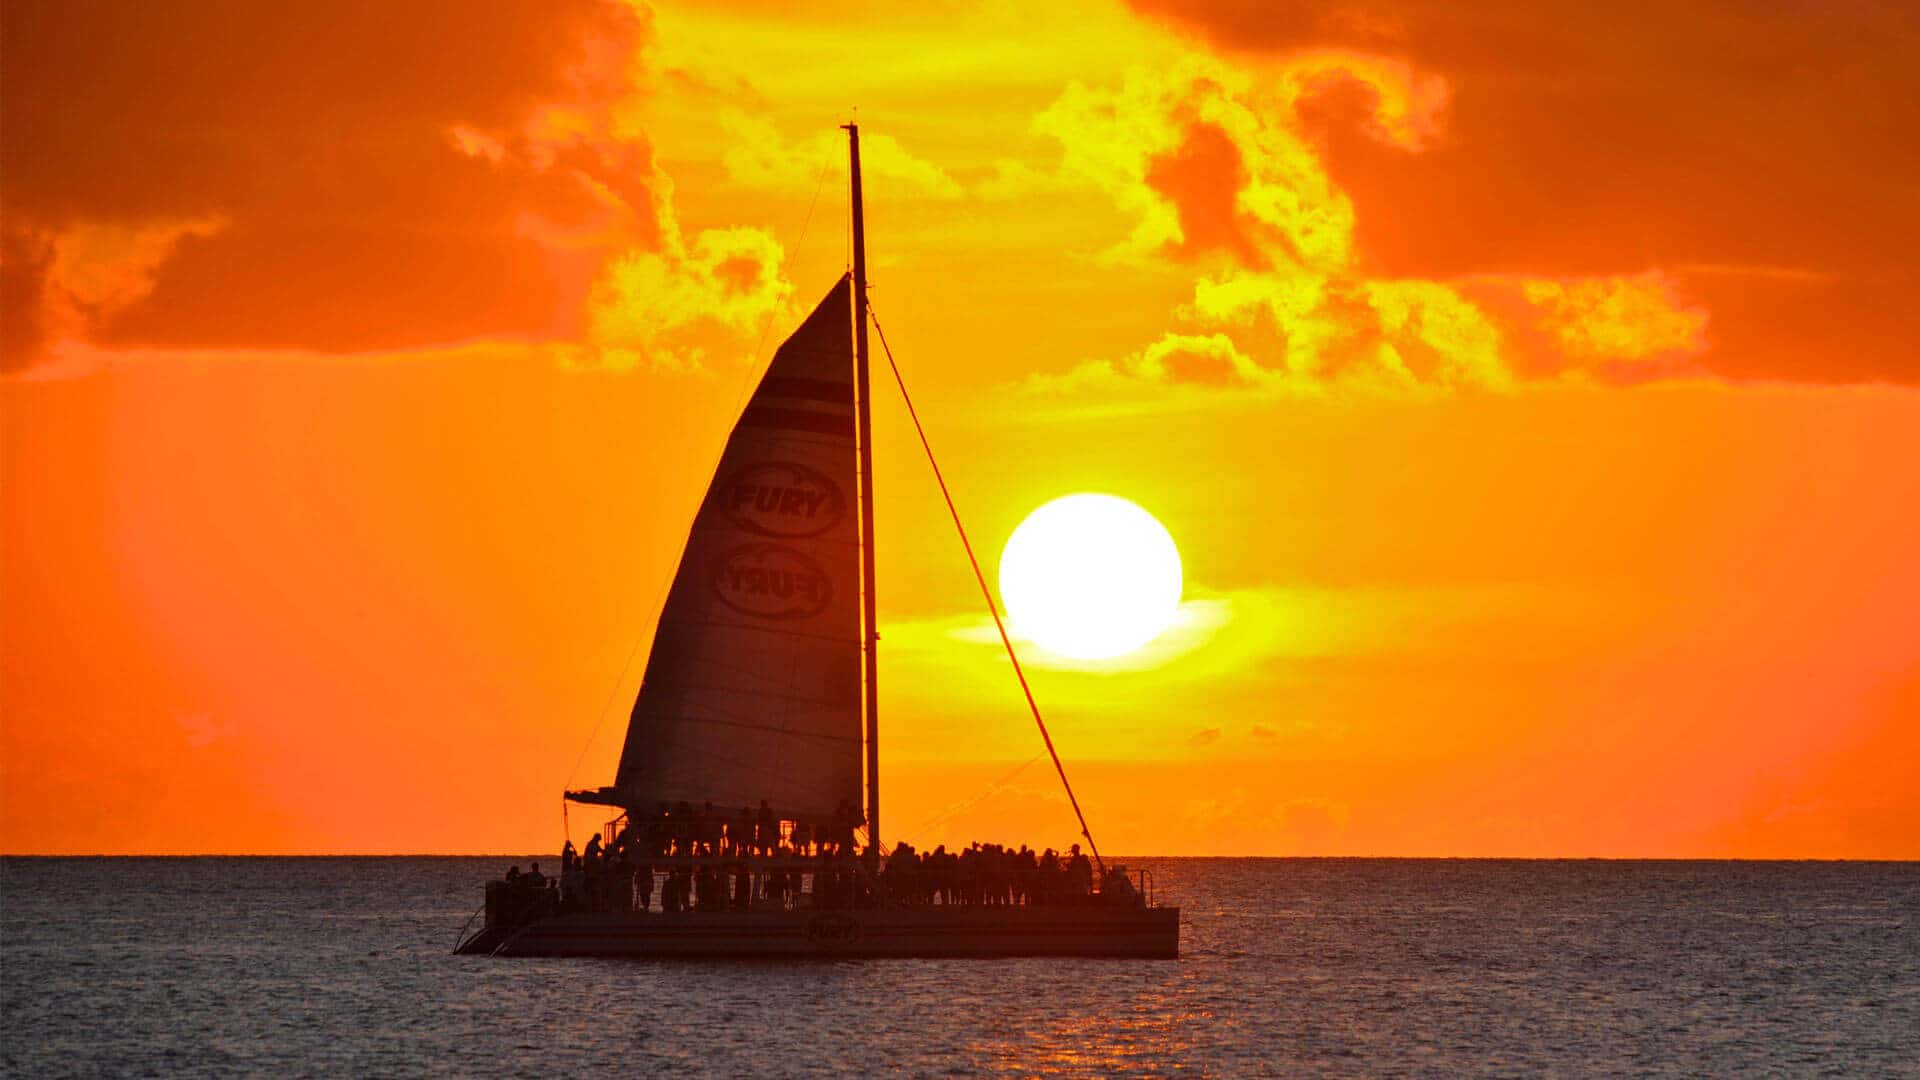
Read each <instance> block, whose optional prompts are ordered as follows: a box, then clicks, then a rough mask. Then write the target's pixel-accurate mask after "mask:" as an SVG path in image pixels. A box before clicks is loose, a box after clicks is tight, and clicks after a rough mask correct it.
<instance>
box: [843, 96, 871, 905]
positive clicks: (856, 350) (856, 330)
mask: <svg viewBox="0 0 1920 1080" xmlns="http://www.w3.org/2000/svg"><path fill="white" fill-rule="evenodd" d="M841 126H842V127H843V128H844V129H845V130H846V133H847V155H848V163H849V166H850V169H851V171H852V173H853V364H854V368H853V370H854V376H853V377H854V393H855V407H856V408H857V410H858V412H857V418H858V425H859V442H860V595H861V597H862V602H863V607H862V613H863V615H862V634H863V635H864V641H863V642H862V644H864V645H865V646H866V647H865V649H864V650H863V651H864V654H865V658H866V679H865V681H866V689H867V700H866V713H867V863H868V866H869V868H870V869H871V870H872V871H874V872H875V873H877V872H878V871H879V868H880V679H879V672H880V665H879V657H878V651H879V644H880V624H879V621H878V620H877V619H876V618H875V616H874V608H875V605H874V588H873V587H874V581H875V576H874V572H873V410H872V408H871V403H872V395H871V394H870V393H869V392H868V381H867V219H866V212H865V208H864V207H863V206H862V205H861V198H860V125H859V124H843V125H841Z"/></svg>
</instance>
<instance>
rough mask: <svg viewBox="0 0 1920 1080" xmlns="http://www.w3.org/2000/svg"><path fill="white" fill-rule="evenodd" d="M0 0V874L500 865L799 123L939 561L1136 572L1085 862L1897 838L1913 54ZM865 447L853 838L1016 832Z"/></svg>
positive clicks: (1912, 387) (1582, 39)
mask: <svg viewBox="0 0 1920 1080" xmlns="http://www.w3.org/2000/svg"><path fill="white" fill-rule="evenodd" d="M3 10H4V24H3V25H0V47H3V48H4V51H5V57H6V63H5V64H4V66H0V108H3V109H4V115H0V152H3V153H0V209H3V210H4V219H3V225H0V348H3V350H4V353H3V355H4V373H3V374H0V407H3V408H4V426H3V427H0V455H3V460H0V519H3V520H4V547H0V850H4V851H8V852H96V851H98V852H197V851H241V852H417V851H446V852H488V851H503V850H514V849H520V850H529V849H545V848H548V847H552V846H557V844H558V840H559V831H560V828H559V826H560V818H559V813H558V810H559V800H558V793H559V791H560V789H561V787H562V786H563V785H564V784H566V783H568V782H572V783H573V784H575V785H576V786H578V785H593V784H599V783H604V782H607V781H608V780H609V779H610V777H611V773H612V768H613V762H614V759H615V757H616V756H617V754H618V747H619V741H620V738H619V736H620V731H621V728H622V726H623V724H624V721H625V714H626V710H627V708H628V707H629V705H630V704H631V701H632V696H633V693H634V690H635V688H636V687H637V684H638V682H639V678H640V671H639V667H640V666H641V663H642V661H643V660H644V657H645V655H646V650H645V646H646V642H647V639H648V637H649V636H650V634H651V631H652V623H653V618H654V616H655V614H656V613H657V611H658V607H659V604H660V602H661V599H662V596H663V593H664V591H665V587H666V585H667V583H668V579H669V577H670V575H671V573H672V570H673V566H674V562H675V560H676V559H677V557H678V553H679V546H680V544H681V542H682V541H683V540H684V537H685V530H686V527H687V522H688V521H689V520H690V517H691V515H692V512H693V509H694V507H695V505H696V504H697V501H698V499H699V497H700V495H701V492H702V491H703V489H704V487H705V484H706V482H707V479H708V472H709V471H710V469H711V468H712V464H713V460H714V456H715V455H716V454H717V452H718V449H719V445H720V441H721V439H723V438H724V435H725V432H726V430H727V428H728V426H729V425H730V424H731V423H732V420H733V418H734V415H735V413H736V410H737V409H738V407H739V405H740V402H741V399H742V397H743V395H744V394H745V392H746V390H747V388H748V387H749V385H750V382H751V380H752V379H753V378H754V377H755V375H756V374H757V371H758V368H759V366H760V365H763V364H764V363H765V361H766V359H767V356H768V354H769V353H770V350H771V348H772V346H773V345H774V344H776V343H777V342H778V341H779V340H780V339H781V338H782V337H784V336H785V334H786V333H787V332H789V330H790V329H791V328H792V326H793V325H794V323H795V321H796V320H797V318H798V316H799V315H800V314H803V312H804V306H805V304H806V303H807V302H809V301H810V300H811V299H812V298H813V297H815V296H817V295H819V294H820V293H821V292H822V291H824V289H825V288H826V287H827V286H828V285H829V284H830V283H831V282H832V280H833V279H834V277H835V276H836V275H837V274H838V273H839V272H840V271H841V269H842V268H843V266H844V263H845V259H846V229H845V177H844V164H843V158H844V144H843V142H842V136H841V134H840V133H839V132H838V131H837V130H836V129H835V126H836V125H837V124H839V123H842V122H844V121H845V119H846V116H847V111H848V109H849V108H850V107H852V106H856V105H857V106H858V107H859V118H860V121H861V123H862V127H863V136H864V137H863V146H864V149H865V151H866V155H867V190H868V197H869V242H870V249H871V256H872V262H873V265H872V269H871V277H872V279H873V282H874V293H873V300H874V305H875V308H876V310H877V311H878V313H879V315H880V317H881V318H882V320H883V321H884V323H885V325H886V327H887V331H888V336H889V338H890V340H891V341H892V342H893V344H894V346H895V348H896V349H898V350H899V353H900V358H901V361H902V363H903V365H904V366H905V368H906V370H907V373H908V378H909V379H910V381H911V384H912V386H913V388H914V390H915V393H916V396H917V397H918V399H919V403H920V405H921V408H922V411H923V413H924V414H925V415H926V418H927V420H928V424H929V428H930V434H931V436H932V438H933V439H934V441H935V445H936V447H937V448H944V455H945V461H944V465H945V467H946V469H947V471H948V476H949V479H950V481H951V482H952V483H953V484H954V486H955V489H956V493H957V495H958V496H959V498H960V500H961V505H962V509H963V510H964V511H966V512H967V513H968V516H969V520H970V527H971V529H972V530H973V532H974V534H975V541H976V543H977V544H979V545H980V546H981V547H982V548H983V549H985V551H987V552H988V553H990V555H992V556H997V553H998V551H999V548H1000V545H1001V544H1002V543H1003V542H1004V540H1005V538H1006V537H1007V535H1008V534H1009V533H1010V532H1011V531H1012V529H1013V527H1014V526H1015V525H1016V524H1017V523H1018V521H1019V520H1020V518H1021V517H1022V516H1023V515H1024V514H1025V513H1027V512H1028V511H1029V510H1031V509H1032V508H1034V507H1035V506H1037V505H1039V504H1040V503H1042V502H1044V501H1046V500H1047V499H1049V498H1051V497H1054V496H1057V495H1062V494H1066V493H1069V492H1074V491H1083V490H1091V491H1108V492H1112V493H1115V494H1120V495H1124V496H1126V497H1128V498H1131V499H1133V500H1134V501H1136V502H1138V503H1140V504H1141V505H1143V506H1145V507H1146V508H1147V509H1149V510H1150V511H1152V512H1153V513H1154V514H1156V515H1157V516H1158V517H1159V518H1160V519H1161V520H1162V521H1164V522H1165V523H1166V525H1167V526H1168V528H1169V529H1170V530H1171V532H1172V533H1173V535H1174V537H1175V539H1176V541H1177V542H1178V543H1179V545H1180V547H1181V551H1182V555H1183V558H1184V560H1185V563H1186V569H1187V594H1186V595H1187V603H1186V605H1185V607H1184V608H1183V610H1182V615H1181V619H1180V623H1179V625H1178V626H1177V627H1176V628H1175V629H1173V630H1172V631H1170V632H1169V633H1168V634H1167V635H1165V636H1163V638H1162V639H1161V640H1160V641H1158V642H1156V643H1155V644H1154V645H1152V646H1150V647H1149V648H1148V649H1147V650H1146V651H1144V652H1143V653H1141V654H1138V655H1136V656H1133V657H1131V658H1128V659H1126V660H1123V661H1116V662H1110V663H1106V664H1095V665H1084V664H1083V665H1073V664H1068V663H1065V662H1061V661H1055V660H1049V659H1048V658H1046V657H1035V659H1034V663H1033V670H1032V672H1031V674H1032V677H1033V680H1034V685H1035V690H1036V692H1037V693H1038V695H1039V697H1040V699H1041V701H1042V703H1043V705H1044V706H1045V707H1046V708H1047V710H1048V713H1049V716H1050V718H1051V721H1052V724H1053V727H1054V730H1055V737H1056V739H1057V741H1058V742H1059V743H1060V745H1061V748H1062V750H1063V751H1064V752H1065V754H1066V755H1067V757H1068V761H1069V767H1070V769H1071V771H1072V774H1073V776H1074V778H1075V780H1076V783H1077V785H1078V786H1079V788H1080V789H1081V796H1082V802H1083V803H1084V804H1085V806H1086V808H1087V811H1088V815H1089V817H1090V819H1091V821H1092V823H1093V826H1094V829H1095V832H1096V835H1097V836H1098V837H1099V838H1100V840H1101V844H1102V847H1103V848H1105V849H1108V850H1112V851H1119V852H1127V851H1136V852H1139V851H1152V852H1166V853H1191V854H1205V853H1233V854H1380V855H1400V854H1404V855H1621V856H1632V855H1646V856H1689V855H1703V856H1723V855H1739V856H1818V857H1831V856H1846V857H1900V858H1916V857H1920V794H1917V793H1916V792H1920V784H1915V783H1913V771H1914V769H1913V764H1912V763H1913V762H1914V761H1916V760H1920V618H1915V617H1914V612H1915V611H1920V565H1916V560H1915V558H1914V554H1913V553H1914V552H1915V551H1916V550H1920V511H1916V510H1915V509H1914V507H1916V506H1920V389H1916V387H1920V362H1916V360H1915V354H1914V351H1913V346H1912V344H1911V342H1912V335H1911V333H1910V331H1911V329H1912V324H1913V322H1914V317H1913V315H1912V309H1913V297H1914V295H1915V290H1916V285H1920V282H1916V280H1915V274H1916V272H1915V270H1914V262H1913V259H1912V252H1913V250H1914V249H1915V246H1916V244H1920V200H1915V199H1914V198H1913V197H1912V193H1913V191H1914V190H1915V189H1916V182H1917V181H1920V162H1917V161H1916V159H1915V156H1914V154H1915V152H1914V150H1913V147H1915V146H1920V76H1917V75H1916V74H1915V73H1916V71H1920V67H1916V65H1914V64H1913V63H1912V58H1913V57H1914V56H1915V55H1920V19H1916V17H1915V16H1914V15H1913V14H1912V13H1911V11H1910V10H1909V9H1906V8H1903V7H1899V6H1895V5H1874V4H1860V5H1848V6H1845V7H1843V8H1830V7H1827V6H1815V5H1806V6H1801V7H1773V8H1766V9H1755V8H1747V7H1738V6H1734V7H1730V8H1727V9H1724V10H1716V9H1709V8H1699V7H1692V6H1687V5H1679V6H1675V5H1666V6H1648V7H1647V8H1645V9H1644V10H1639V11H1637V12H1634V13H1632V14H1631V17H1624V16H1622V15H1621V14H1620V13H1619V12H1617V11H1614V10H1612V9H1609V10H1608V11H1607V12H1606V13H1604V14H1601V13H1597V9H1590V8H1588V7H1583V6H1580V5H1498V6H1482V7H1480V8H1478V9H1477V10H1475V11H1465V10H1462V9H1459V8H1456V7H1454V6H1452V5H1438V4H1429V3H1381V4H1372V3H1361V4H1340V5H1334V6H1327V7H1322V8H1312V9H1303V11H1302V12H1300V13H1296V14H1294V15H1291V16H1289V17H1288V18H1285V19H1280V18H1276V17H1274V16H1273V15H1271V14H1270V13H1268V12H1267V7H1266V6H1265V5H1255V4H1185V3H1159V2H1151V3H1141V4H1139V5H1137V9H1135V8H1129V7H1125V6H1114V5H1107V4H1084V5H1058V6H1053V5H1049V6H1047V7H1046V10H1045V11H1044V12H1042V13H1035V12H1034V11H1033V10H1030V6H1029V5H1014V4H987V5H970V4H952V5H949V4H941V5H921V6H915V7H914V8H912V9H911V10H910V11H896V10H893V9H892V8H891V7H888V6H874V7H868V6H864V5H851V4H828V5H811V6H810V10H812V11H813V12H814V14H812V15H810V16H807V17H805V18H800V17H796V16H792V15H790V14H788V13H787V12H786V11H785V6H784V5H763V4H758V3H744V4H739V5H737V6H734V7H731V8H729V7H725V6H715V5H707V4H702V5H687V6H686V7H676V6H672V5H666V4H662V5H657V6H653V7H648V6H644V5H638V4H635V5H622V4H604V3H597V2H584V0H581V2H569V3H558V4H555V3H545V2H543V3H531V2H528V3H524V4H508V3H502V4H486V5H467V4H446V5H437V4H431V3H420V4H402V5H395V6H391V7H388V8H382V7H378V6H375V7H370V8H364V9H361V8H351V9H347V10H339V9H337V8H336V7H335V6H334V5H327V4H317V3H312V4H309V3H305V2H301V3H294V4H281V5H259V4H251V3H204V4H189V5H186V6H185V7H184V8H174V7H164V8H163V7H157V6H154V5H145V4H132V3H129V4H84V5H72V4H55V3H36V2H23V3H13V2H10V3H8V4H7V5H6V6H5V8H4V9H3ZM816 192H818V197H817V202H816ZM875 427H876V435H875V444H876V453H877V456H878V465H877V468H878V471H879V476H878V484H877V489H878V491H879V493H880V494H879V501H878V517H879V520H880V528H881V530H882V534H881V537H880V543H879V549H878V558H879V564H880V573H881V583H880V593H879V596H880V606H881V618H882V621H883V627H882V632H883V634H884V641H883V648H882V652H881V679H882V683H881V685H882V700H883V715H884V720H883V722H884V725H885V728H884V730H885V736H884V738H885V746H884V752H885V757H884V768H883V792H884V793H885V794H886V805H887V811H886V817H887V822H888V828H887V832H888V834H889V835H888V839H889V840H892V839H895V838H898V837H905V838H908V839H912V840H914V841H915V842H916V843H936V842H942V841H944V842H948V843H952V842H955V841H964V840H966V839H972V838H975V837H980V838H984V839H995V838H998V839H1010V840H1032V841H1035V842H1038V843H1051V844H1063V843H1065V842H1067V841H1069V840H1071V839H1072V831H1073V830H1072V828H1071V825H1070V818H1069V817H1068V815H1067V812H1066V810H1065V806H1064V802H1063V800H1062V799H1061V798H1060V796H1059V795H1058V793H1057V785H1056V784H1055V783H1054V781H1053V778H1052V776H1051V770H1050V769H1049V768H1048V767H1047V766H1046V765H1045V763H1044V762H1043V761H1042V762H1036V761H1035V760H1034V758H1035V755H1037V754H1039V753H1040V752H1041V747H1040V745H1039V741H1038V737H1037V736H1036V735H1035V733H1034V732H1033V730H1032V726H1031V723H1030V721H1029V720H1028V719H1027V718H1026V717H1025V716H1024V713H1023V707H1022V703H1021V700H1020V697H1019V693H1018V688H1017V686H1016V685H1015V684H1014V683H1013V681H1012V679H1011V677H1010V674H1009V672H1008V671H1007V669H1006V665H1005V662H1004V659H1003V658H1001V657H1000V656H999V655H998V653H997V652H996V646H995V645H994V644H993V642H992V639H991V636H990V631H989V630H988V629H987V628H986V626H985V624H983V622H982V620H981V612H980V610H979V606H978V602H977V594H976V593H975V592H974V591H973V586H972V584H971V581H970V579H969V577H968V573H967V570H966V567H965V564H964V562H963V560H962V559H961V556H960V553H959V549H958V545H957V543H956V542H955V541H954V540H953V538H952V536H951V531H950V528H949V527H948V526H947V524H946V522H945V518H944V507H943V505H942V504H941V503H940V501H939V497H938V492H937V491H936V489H935V488H934V487H933V486H932V484H931V481H930V478H929V477H928V475H927V473H926V468H925V464H924V462H923V461H922V460H920V458H919V456H918V450H917V444H916V443H915V441H914V438H913V434H912V431H911V429H910V428H909V427H908V426H906V419H905V415H904V412H903V410H901V409H900V407H899V406H898V403H897V402H896V401H894V400H892V399H891V398H884V397H883V398H881V399H880V400H879V401H878V402H877V404H876V411H875ZM630 656H631V661H630ZM583 748H584V752H583ZM576 761H578V765H577V767H576ZM591 820H592V815H591V814H590V813H589V812H588V811H586V810H579V811H576V812H575V814H574V820H573V825H574V827H575V829H576V830H577V831H580V830H583V829H584V826H585V824H586V823H587V822H589V821H591Z"/></svg>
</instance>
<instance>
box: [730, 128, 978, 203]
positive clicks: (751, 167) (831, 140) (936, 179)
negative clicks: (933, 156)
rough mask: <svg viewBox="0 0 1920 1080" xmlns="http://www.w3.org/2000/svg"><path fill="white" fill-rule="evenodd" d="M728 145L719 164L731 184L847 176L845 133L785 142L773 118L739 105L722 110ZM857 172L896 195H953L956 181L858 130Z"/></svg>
mask: <svg viewBox="0 0 1920 1080" xmlns="http://www.w3.org/2000/svg"><path fill="white" fill-rule="evenodd" d="M720 130H721V132H722V133H723V135H724V136H725V142H726V149H725V151H724V152H723V154H722V157H721V163H722V164H723V165H724V166H725V167H726V170H727V176H728V178H729V179H731V180H732V181H733V182H734V183H737V184H741V185H743V186H745V187H749V188H762V189H772V190H778V191H812V190H813V189H814V188H815V187H817V186H818V185H819V184H820V183H821V182H823V181H824V180H834V179H838V180H840V181H841V182H842V183H844V182H845V177H846V176H847V142H846V137H845V136H844V135H841V134H840V133H839V132H836V131H822V132H819V133H817V134H815V135H813V136H812V137H810V138H808V139H805V140H803V141H801V142H799V143H793V142H790V141H788V140H787V139H786V138H785V137H784V136H783V135H781V133H780V131H779V129H778V128H776V127H775V126H774V124H773V121H771V120H769V119H767V118H766V117H764V116H758V115H752V114H749V113H746V112H743V111H741V110H739V109H728V110H726V111H724V112H722V113H721V114H720ZM860 171H861V174H862V175H864V176H866V177H867V178H868V179H869V180H879V181H884V182H886V183H887V191H888V193H889V195H890V196H894V197H908V196H911V197H919V198H923V199H957V198H960V197H961V195H962V194H963V192H962V190H961V187H960V184H959V183H958V182H957V181H955V180H954V179H953V177H951V176H949V175H947V173H946V172H945V171H943V170H942V169H941V168H940V167H939V166H938V165H935V164H933V163H932V162H930V161H927V160H925V159H924V158H920V157H917V156H915V155H914V154H913V153H911V152H910V151H908V150H907V149H906V147H904V146H903V145H901V143H900V140H898V139H896V138H894V137H893V136H891V135H887V134H883V133H879V132H872V131H862V132H861V133H860Z"/></svg>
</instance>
